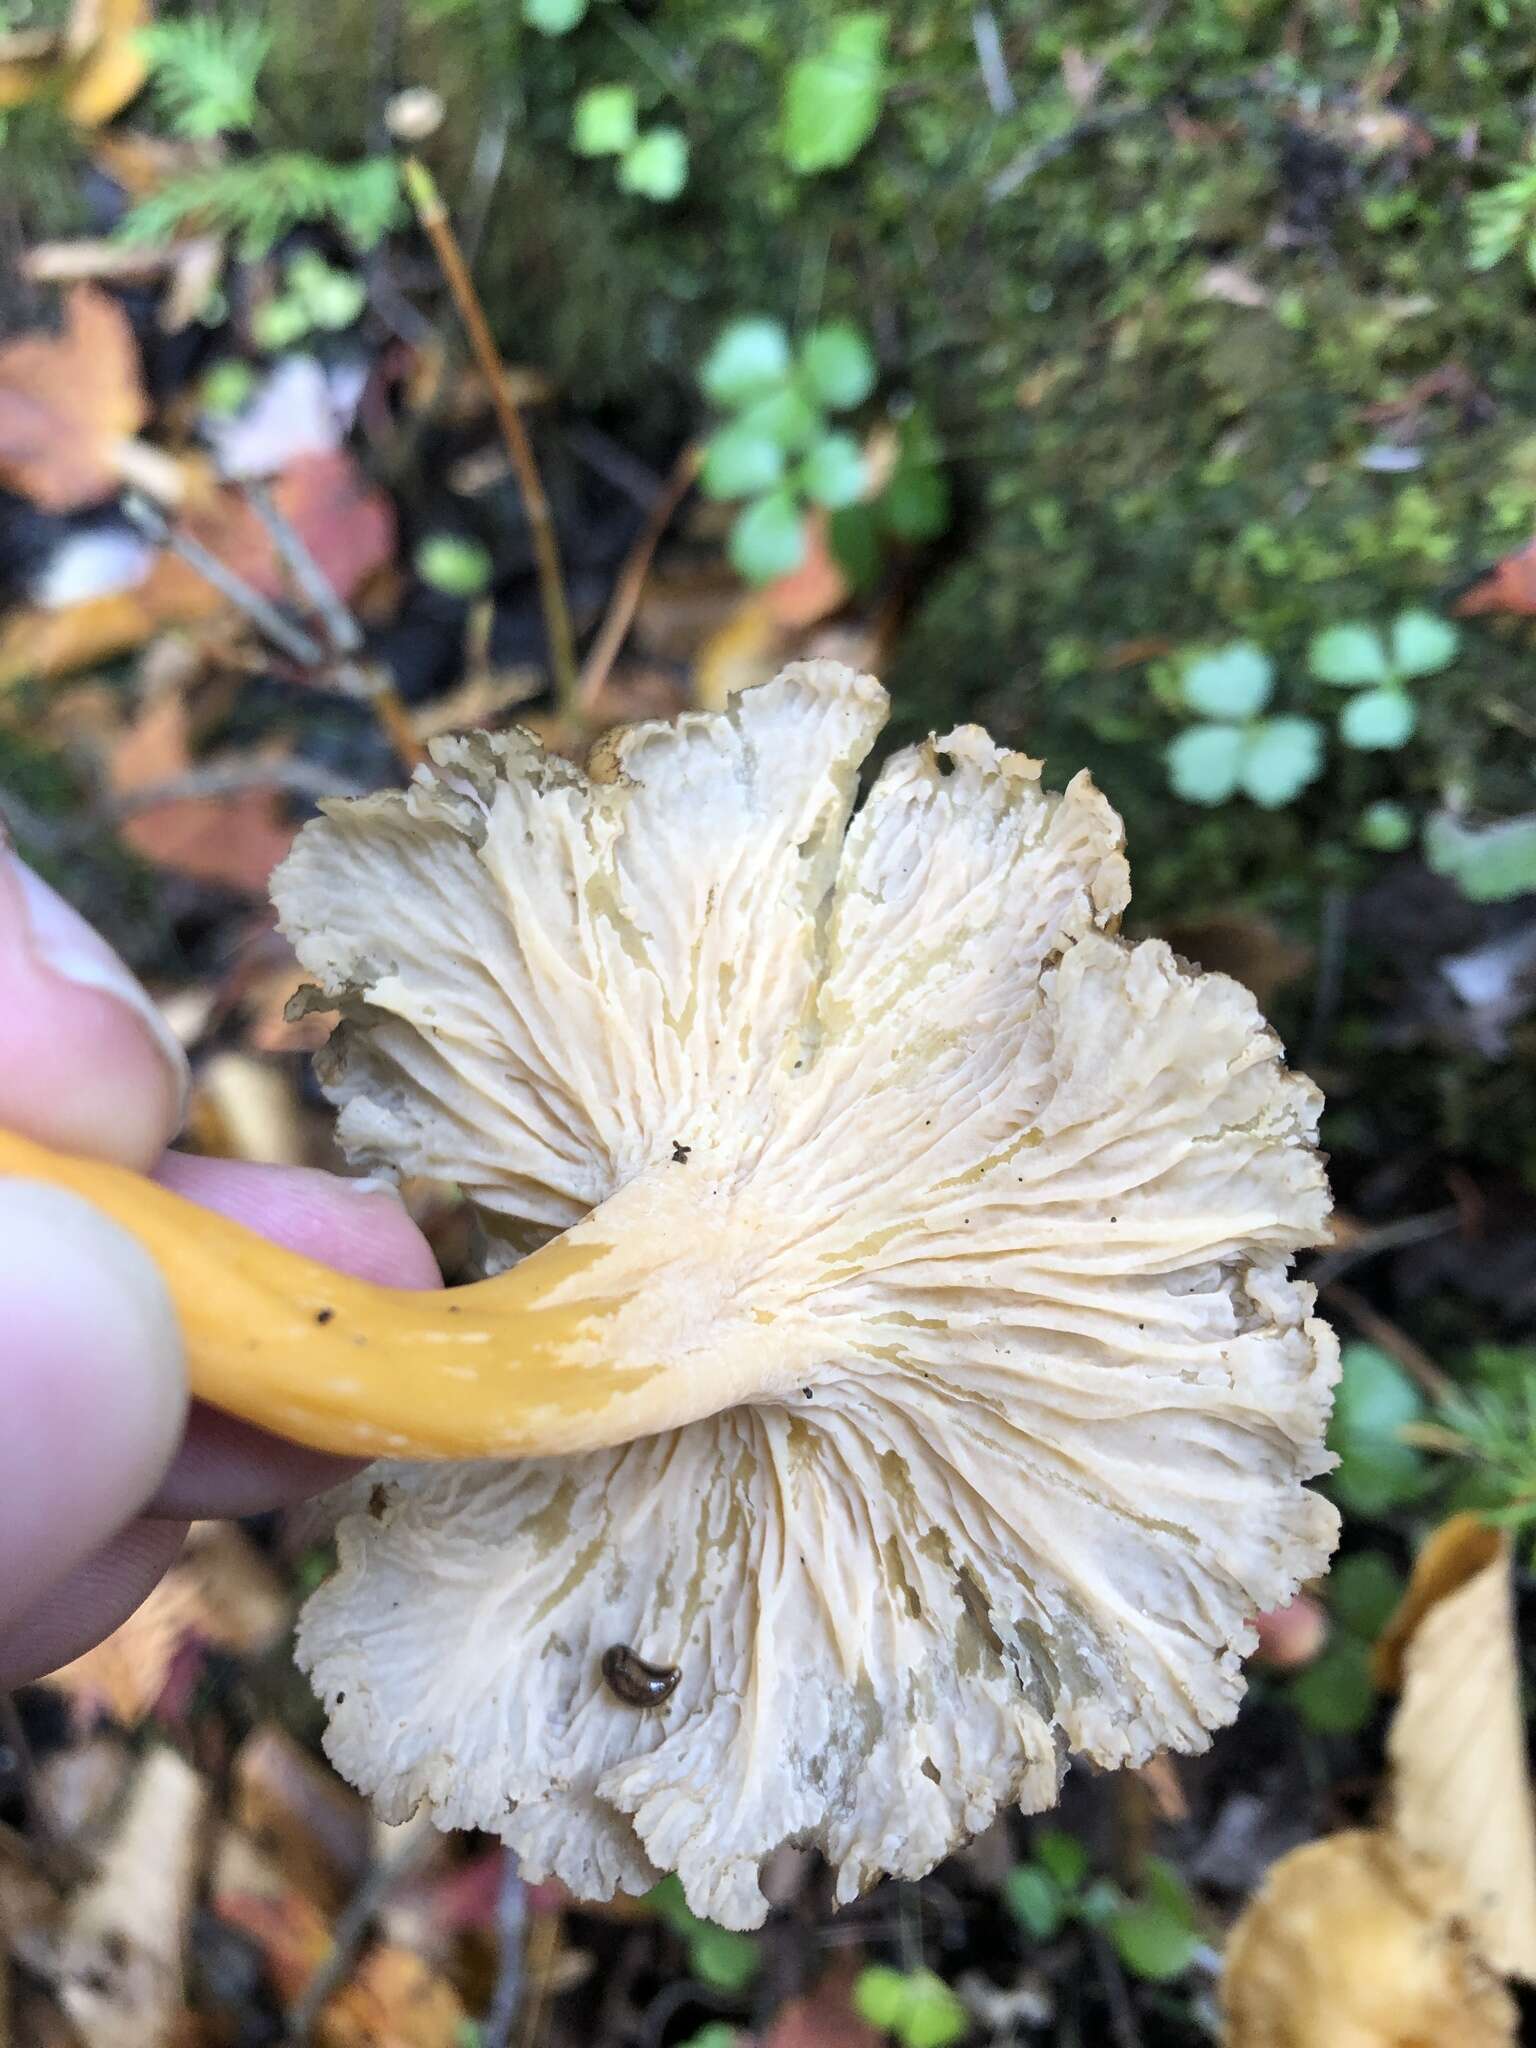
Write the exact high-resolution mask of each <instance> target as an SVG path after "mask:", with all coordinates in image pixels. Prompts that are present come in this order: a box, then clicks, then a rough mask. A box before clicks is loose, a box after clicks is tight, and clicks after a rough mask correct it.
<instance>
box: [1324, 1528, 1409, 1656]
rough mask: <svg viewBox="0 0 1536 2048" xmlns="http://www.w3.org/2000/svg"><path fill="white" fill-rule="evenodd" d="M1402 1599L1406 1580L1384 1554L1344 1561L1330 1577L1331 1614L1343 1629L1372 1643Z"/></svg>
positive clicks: (1367, 1553) (1367, 1552)
mask: <svg viewBox="0 0 1536 2048" xmlns="http://www.w3.org/2000/svg"><path fill="white" fill-rule="evenodd" d="M1402 1597H1403V1578H1402V1574H1401V1572H1399V1571H1398V1569H1397V1567H1396V1565H1394V1564H1393V1562H1392V1560H1391V1558H1390V1557H1388V1556H1387V1554H1386V1552H1385V1551H1382V1550H1357V1551H1355V1552H1354V1553H1353V1554H1352V1555H1351V1556H1349V1557H1341V1558H1340V1559H1339V1561H1338V1563H1337V1564H1336V1565H1335V1566H1334V1567H1333V1570H1332V1571H1331V1572H1330V1573H1329V1574H1328V1611H1329V1613H1330V1614H1331V1615H1332V1616H1333V1618H1334V1620H1335V1621H1336V1622H1337V1623H1338V1624H1339V1626H1340V1627H1341V1628H1345V1629H1348V1631H1349V1632H1350V1634H1351V1635H1355V1636H1359V1637H1360V1638H1361V1640H1362V1641H1363V1642H1367V1643H1373V1642H1374V1641H1375V1640H1376V1638H1377V1636H1379V1635H1380V1634H1381V1631H1382V1629H1383V1628H1384V1627H1385V1626H1386V1622H1387V1618H1388V1616H1389V1615H1390V1614H1391V1613H1392V1611H1393V1609H1394V1608H1395V1607H1396V1606H1397V1603H1398V1601H1399V1600H1401V1598H1402Z"/></svg>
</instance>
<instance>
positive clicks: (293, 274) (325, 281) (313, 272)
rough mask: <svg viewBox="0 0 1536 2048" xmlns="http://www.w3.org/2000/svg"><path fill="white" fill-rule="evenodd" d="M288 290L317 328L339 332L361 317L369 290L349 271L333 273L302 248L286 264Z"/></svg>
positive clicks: (321, 259) (314, 255) (313, 252)
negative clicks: (295, 297)
mask: <svg viewBox="0 0 1536 2048" xmlns="http://www.w3.org/2000/svg"><path fill="white" fill-rule="evenodd" d="M287 279H288V288H289V290H290V291H291V292H293V293H294V294H295V295H296V296H297V298H298V299H299V301H300V303H301V304H302V305H303V307H304V309H305V311H306V312H307V313H308V314H309V317H310V320H311V321H312V322H313V324H314V325H315V326H316V327H323V328H325V329H326V330H327V332H329V333H339V332H340V330H341V329H342V328H343V327H350V326H351V325H352V323H353V321H354V320H357V319H358V318H360V316H361V314H362V311H363V308H364V307H365V306H366V305H367V303H368V287H367V285H366V284H365V283H364V282H363V280H362V279H361V278H360V277H356V276H354V275H353V273H352V272H351V271H350V270H333V269H332V268H331V266H330V264H329V263H327V262H326V260H325V258H324V257H323V256H321V255H319V254H318V253H317V252H316V251H315V250H313V249H301V250H300V251H299V253H298V255H297V256H295V257H294V259H293V261H292V262H291V263H290V264H289V265H288V271H287Z"/></svg>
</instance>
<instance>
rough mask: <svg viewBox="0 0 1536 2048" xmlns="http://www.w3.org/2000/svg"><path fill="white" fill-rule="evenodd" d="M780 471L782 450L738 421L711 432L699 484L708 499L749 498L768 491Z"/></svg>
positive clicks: (773, 442)
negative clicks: (714, 432)
mask: <svg viewBox="0 0 1536 2048" xmlns="http://www.w3.org/2000/svg"><path fill="white" fill-rule="evenodd" d="M783 474H784V450H783V449H782V448H781V447H780V446H779V444H778V442H777V441H771V440H769V439H768V437H767V436H766V435H765V434H754V433H753V432H752V431H751V429H750V428H748V427H744V426H742V425H741V423H740V422H739V421H735V422H733V423H732V424H730V425H729V426H724V427H722V428H721V429H720V431H719V432H718V433H716V434H712V435H711V436H710V440H709V446H708V447H707V448H706V449H705V451H704V466H703V469H702V470H701V472H700V475H699V483H700V485H701V487H702V488H703V490H704V491H705V492H706V493H707V494H708V495H709V496H710V497H711V498H752V497H756V496H757V494H758V493H759V492H760V491H771V490H772V489H773V487H774V485H775V484H776V483H778V481H779V479H780V478H781V477H782V476H783Z"/></svg>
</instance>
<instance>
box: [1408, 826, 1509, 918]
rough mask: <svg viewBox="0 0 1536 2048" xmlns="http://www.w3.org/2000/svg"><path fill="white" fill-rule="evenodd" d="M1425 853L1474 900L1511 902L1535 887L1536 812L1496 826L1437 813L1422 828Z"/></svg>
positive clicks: (1438, 870)
mask: <svg viewBox="0 0 1536 2048" xmlns="http://www.w3.org/2000/svg"><path fill="white" fill-rule="evenodd" d="M1424 855H1425V858H1426V859H1427V860H1428V862H1429V864H1430V866H1431V867H1432V868H1433V869H1434V871H1435V873H1436V874H1437V875H1448V876H1449V877H1450V878H1451V880H1452V881H1453V882H1454V883H1455V884H1456V886H1457V888H1458V889H1460V891H1461V893H1462V895H1463V896H1466V897H1468V898H1470V899H1471V901H1472V902H1473V903H1507V902H1508V901H1509V900H1510V898H1511V897H1513V896H1525V895H1529V894H1530V893H1531V892H1532V891H1536V812H1530V813H1527V814H1526V815H1525V816H1523V817H1519V818H1503V819H1501V820H1500V821H1499V823H1498V824H1496V825H1463V824H1462V823H1461V821H1460V819H1458V818H1453V817H1452V816H1451V814H1450V812H1449V811H1437V812H1436V813H1435V815H1434V816H1433V817H1432V818H1431V819H1430V821H1429V823H1428V825H1427V826H1426V827H1425V830H1424Z"/></svg>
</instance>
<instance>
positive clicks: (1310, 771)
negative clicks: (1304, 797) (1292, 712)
mask: <svg viewBox="0 0 1536 2048" xmlns="http://www.w3.org/2000/svg"><path fill="white" fill-rule="evenodd" d="M1322 772H1323V735H1322V729H1321V727H1320V726H1319V725H1318V723H1317V720H1316V719H1315V718H1266V719H1265V720H1264V722H1263V724H1262V725H1258V726H1255V727H1253V728H1252V729H1251V730H1250V731H1249V733H1248V734H1247V737H1246V739H1245V742H1244V745H1243V757H1242V762H1241V765H1240V767H1239V769H1238V780H1239V781H1240V782H1241V784H1242V786H1243V789H1244V791H1245V792H1246V794H1247V795H1249V796H1251V797H1252V798H1253V801H1254V802H1255V803H1256V804H1259V805H1261V806H1262V807H1263V808H1264V809H1265V810H1267V811H1275V810H1279V809H1280V808H1281V806H1282V805H1284V804H1288V803H1289V802H1290V801H1291V799H1292V797H1294V796H1296V795H1298V794H1299V793H1300V791H1302V790H1304V789H1305V788H1306V786H1307V784H1308V783H1309V782H1315V781H1316V780H1317V778H1318V776H1319V775H1321V773H1322Z"/></svg>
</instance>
